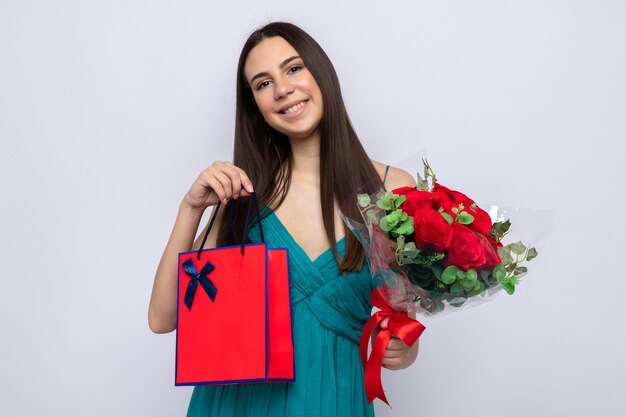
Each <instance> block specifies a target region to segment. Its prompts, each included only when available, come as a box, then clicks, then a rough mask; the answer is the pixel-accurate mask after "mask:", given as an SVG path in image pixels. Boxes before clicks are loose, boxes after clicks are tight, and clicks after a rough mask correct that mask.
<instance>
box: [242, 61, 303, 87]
mask: <svg viewBox="0 0 626 417" xmlns="http://www.w3.org/2000/svg"><path fill="white" fill-rule="evenodd" d="M297 58H300V56H299V55H294V56H290V57H289V58H287V59H285V60H284V61H283V62H281V63H280V65H279V67H280V68H283V67H284V66H285V65H287V64H288V63H290V62H291V61H293V60H294V59H297ZM267 75H269V74H268V73H267V72H259V73H258V74H256V75H255V76H254V77H252V78H251V79H250V81H249V83H250V85H252V83H253V82H254V80H256V79H257V78H259V77H265V76H267Z"/></svg>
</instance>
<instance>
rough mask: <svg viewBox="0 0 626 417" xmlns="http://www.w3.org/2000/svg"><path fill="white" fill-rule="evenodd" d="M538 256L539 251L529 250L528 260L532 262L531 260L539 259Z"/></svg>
mask: <svg viewBox="0 0 626 417" xmlns="http://www.w3.org/2000/svg"><path fill="white" fill-rule="evenodd" d="M537 255H538V253H537V249H535V248H530V249H528V253H527V254H526V260H527V261H530V260H531V259H535V258H536V257H537Z"/></svg>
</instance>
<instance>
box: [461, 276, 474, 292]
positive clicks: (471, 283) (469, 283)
mask: <svg viewBox="0 0 626 417" xmlns="http://www.w3.org/2000/svg"><path fill="white" fill-rule="evenodd" d="M459 282H460V283H461V285H462V286H463V288H465V289H466V290H468V291H469V290H471V289H472V288H474V285H476V281H472V280H470V279H469V278H467V277H465V278H462V279H459Z"/></svg>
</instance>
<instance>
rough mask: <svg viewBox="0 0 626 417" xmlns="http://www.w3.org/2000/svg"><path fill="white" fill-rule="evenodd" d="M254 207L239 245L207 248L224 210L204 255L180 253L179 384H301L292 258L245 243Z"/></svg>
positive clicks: (177, 348) (201, 251)
mask: <svg viewBox="0 0 626 417" xmlns="http://www.w3.org/2000/svg"><path fill="white" fill-rule="evenodd" d="M253 200H254V202H256V195H255V194H254V193H253V194H252V196H251V198H250V201H249V205H248V215H247V216H246V230H245V231H244V234H243V235H244V241H243V242H242V244H241V245H237V246H228V247H221V248H214V249H205V250H203V249H202V247H203V246H204V243H205V241H206V238H207V236H208V234H209V231H210V229H211V226H212V225H213V221H214V220H215V215H216V214H217V210H218V209H219V207H220V205H219V203H218V205H217V207H216V208H215V211H214V213H213V215H212V217H211V221H210V223H209V227H208V228H207V231H206V234H205V236H204V240H203V242H202V245H201V246H200V249H199V250H198V251H191V252H183V253H180V254H179V269H178V304H177V332H176V381H175V384H176V385H227V384H244V383H259V382H288V381H295V375H294V372H295V371H294V361H293V333H292V327H291V302H290V296H289V268H288V253H287V249H269V248H268V247H267V245H266V243H255V244H247V245H246V244H244V243H245V239H246V237H247V233H248V227H249V223H248V220H249V215H250V207H251V205H252V203H253ZM257 219H259V220H260V216H259V210H258V203H257ZM259 227H260V232H261V240H263V241H265V239H264V236H263V229H262V227H261V222H260V221H259Z"/></svg>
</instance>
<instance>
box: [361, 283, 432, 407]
mask: <svg viewBox="0 0 626 417" xmlns="http://www.w3.org/2000/svg"><path fill="white" fill-rule="evenodd" d="M370 299H371V301H372V305H373V306H375V307H378V308H380V310H381V311H378V312H376V313H374V315H372V317H371V318H370V319H369V320H368V321H367V323H366V324H365V327H363V331H362V332H361V361H362V362H363V367H364V368H365V371H364V379H365V393H366V395H367V401H368V402H369V403H370V404H371V403H372V401H374V398H376V397H378V398H380V399H381V400H383V401H384V402H385V403H386V404H387V405H389V402H388V401H387V397H386V396H385V391H383V384H382V381H381V377H380V372H381V367H382V364H383V355H384V353H385V349H386V348H387V344H388V343H389V339H390V338H391V334H392V333H393V334H395V335H396V336H398V337H399V338H400V339H401V340H402V341H403V342H404V343H406V344H407V345H409V346H413V343H415V341H416V340H417V339H418V338H419V337H420V335H421V334H422V332H423V331H424V330H426V327H424V326H423V325H422V323H420V322H419V321H417V320H413V319H412V318H410V317H409V316H407V314H406V313H405V312H402V311H398V310H394V309H392V308H391V306H390V305H389V304H387V301H385V300H384V299H383V297H382V295H381V294H380V292H379V291H378V289H376V290H374V291H372V293H371V294H370ZM387 317H389V322H388V324H387V328H386V329H382V328H381V329H380V332H379V333H378V335H377V336H376V340H375V341H374V346H373V347H372V353H371V355H370V357H369V359H368V358H367V346H368V342H369V338H370V335H371V334H372V331H373V330H374V328H375V327H376V326H379V325H380V322H381V321H383V320H384V319H386V318H387ZM390 407H391V406H390Z"/></svg>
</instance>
